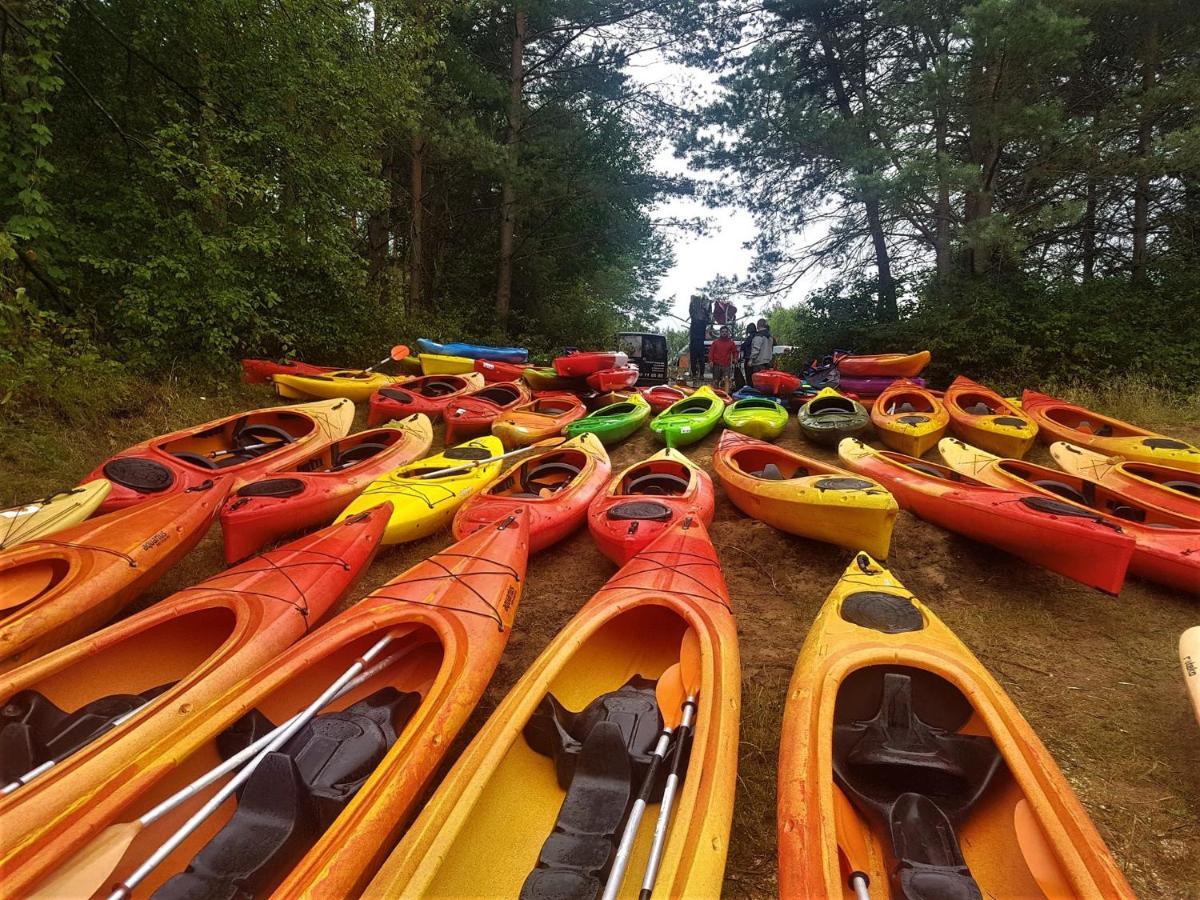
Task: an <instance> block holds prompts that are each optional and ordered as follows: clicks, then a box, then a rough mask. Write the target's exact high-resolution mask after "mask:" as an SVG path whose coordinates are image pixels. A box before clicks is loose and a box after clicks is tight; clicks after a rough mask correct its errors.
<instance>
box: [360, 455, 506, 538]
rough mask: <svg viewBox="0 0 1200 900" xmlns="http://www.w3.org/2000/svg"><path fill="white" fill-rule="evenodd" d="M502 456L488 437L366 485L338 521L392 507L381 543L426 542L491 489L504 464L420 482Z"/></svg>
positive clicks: (480, 466) (400, 469) (414, 464)
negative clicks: (467, 504) (431, 475)
mask: <svg viewBox="0 0 1200 900" xmlns="http://www.w3.org/2000/svg"><path fill="white" fill-rule="evenodd" d="M503 452H504V445H503V444H501V443H500V439H499V438H496V437H492V436H491V435H490V434H489V435H487V436H486V437H480V438H475V439H474V440H470V441H467V442H466V443H465V444H458V445H457V446H455V447H451V448H449V449H448V450H443V451H442V452H441V453H438V454H437V455H435V456H427V457H425V458H424V459H419V460H417V461H416V462H412V463H409V464H408V465H406V466H401V467H400V468H398V469H395V470H393V471H391V472H388V473H387V474H386V475H384V476H382V477H381V478H376V479H375V480H374V481H373V482H371V483H370V484H369V485H367V488H366V490H364V491H363V492H362V493H361V494H359V495H358V496H357V497H355V498H354V500H352V501H351V502H350V505H349V506H347V507H346V508H345V510H343V511H342V514H341V515H340V516H338V517H337V521H338V522H340V521H342V519H346V518H349V517H350V516H353V515H356V514H357V513H360V512H363V511H365V510H368V509H370V508H371V507H372V506H376V505H377V504H380V503H383V502H384V501H385V500H387V501H390V502H391V504H392V517H391V519H389V520H388V524H387V528H386V529H385V530H384V533H383V543H385V544H404V543H407V542H408V541H416V540H420V539H421V538H423V537H428V536H429V535H431V534H433V533H434V532H436V531H439V530H440V529H442V528H445V527H446V526H448V525H449V524H450V521H451V520H452V519H453V518H454V513H455V512H457V511H458V508H459V507H460V506H462V505H463V503H465V502H466V501H467V500H468V499H469V498H471V497H473V496H474V495H475V494H477V493H479V492H480V491H481V490H483V489H484V488H485V487H487V486H488V485H489V484H491V483H492V482H493V481H494V480H495V479H496V476H497V475H499V474H500V467H501V465H503V463H501V462H498V461H497V462H489V463H483V464H482V465H475V466H472V467H471V468H469V469H463V470H462V471H459V472H452V473H450V474H447V475H443V476H441V477H439V478H422V477H421V476H422V475H425V474H428V473H430V472H435V471H438V470H440V469H449V468H453V467H455V466H463V465H467V464H470V463H472V462H478V461H479V460H481V459H488V458H489V457H493V456H499V455H500V454H502V453H503Z"/></svg>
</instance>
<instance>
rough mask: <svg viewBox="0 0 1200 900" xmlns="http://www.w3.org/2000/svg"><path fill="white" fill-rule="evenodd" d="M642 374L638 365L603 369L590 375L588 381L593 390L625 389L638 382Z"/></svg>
mask: <svg viewBox="0 0 1200 900" xmlns="http://www.w3.org/2000/svg"><path fill="white" fill-rule="evenodd" d="M640 374H641V373H640V372H638V367H637V366H622V367H621V368H619V369H601V370H600V371H599V372H593V373H592V374H591V375H589V376H588V377H587V383H588V387H590V388H591V389H592V390H593V391H623V390H626V389H627V388H631V387H633V386H634V385H635V384H637V380H638V377H639V376H640Z"/></svg>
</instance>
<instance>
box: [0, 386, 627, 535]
mask: <svg viewBox="0 0 1200 900" xmlns="http://www.w3.org/2000/svg"><path fill="white" fill-rule="evenodd" d="M647 412H649V408H647ZM111 489H112V484H110V483H109V481H108V479H106V478H97V479H95V480H93V481H87V482H84V483H83V484H81V485H79V486H78V487H73V488H67V489H66V490H62V491H56V492H55V493H53V494H48V495H47V496H45V497H41V498H39V499H37V500H31V501H30V502H29V503H22V504H21V505H20V506H13V507H11V508H9V509H0V550H9V549H11V548H13V547H15V546H17V544H23V543H25V542H26V541H32V540H34V539H35V538H40V537H47V536H48V535H51V534H54V532H56V531H62V530H63V529H64V528H70V527H71V526H72V525H78V524H79V523H80V522H82V521H83V520H84V519H86V518H87V517H88V516H90V515H91V514H92V513H94V512H95V511H96V510H97V509H98V508H99V506H100V504H101V503H103V502H104V498H105V497H107V496H108V492H109V491H110V490H111Z"/></svg>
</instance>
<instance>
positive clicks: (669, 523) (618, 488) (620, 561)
mask: <svg viewBox="0 0 1200 900" xmlns="http://www.w3.org/2000/svg"><path fill="white" fill-rule="evenodd" d="M715 505H716V497H715V495H714V491H713V483H712V479H711V478H710V477H709V475H708V473H707V472H705V471H704V470H703V469H701V468H700V467H699V466H697V465H696V464H695V463H693V462H692V461H691V460H690V459H688V458H687V457H686V456H684V455H683V454H682V453H680V452H679V451H678V450H672V449H670V448H668V449H666V450H660V451H659V452H658V453H655V454H654V455H653V456H651V457H649V458H647V459H643V460H641V461H640V462H636V463H634V464H633V465H631V466H629V467H628V468H627V469H625V470H624V471H622V472H619V473H617V475H615V476H614V477H613V479H612V481H611V482H609V484H608V487H607V488H606V489H605V491H604V493H602V494H600V495H599V496H598V497H596V499H595V500H593V501H592V505H591V508H590V509H589V510H588V529H589V530H590V531H591V533H592V538H593V539H594V540H595V542H596V546H597V547H599V548H600V549H601V551H603V553H604V555H605V556H607V557H608V558H609V559H611V560H612V561H613V562H615V563H616V564H617V565H619V566H623V565H625V563H627V562H629V560H631V559H632V558H633V557H634V556H636V555H637V554H638V553H641V552H642V550H644V549H645V548H646V547H648V546H649V545H650V544H652V543H653V542H654V541H655V540H657V539H658V538H659V537H660V536H662V535H663V534H664V533H666V532H667V531H669V530H670V529H671V528H672V527H673V526H674V525H675V524H676V523H678V522H682V521H683V520H684V519H687V518H695V519H698V520H699V521H701V522H703V523H704V524H705V525H710V524H711V523H712V520H713V513H714V508H715Z"/></svg>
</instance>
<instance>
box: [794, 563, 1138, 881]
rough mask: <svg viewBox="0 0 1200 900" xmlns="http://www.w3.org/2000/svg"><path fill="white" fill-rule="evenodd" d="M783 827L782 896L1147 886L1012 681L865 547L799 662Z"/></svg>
mask: <svg viewBox="0 0 1200 900" xmlns="http://www.w3.org/2000/svg"><path fill="white" fill-rule="evenodd" d="M778 836H779V895H780V896H781V897H797V898H800V897H845V898H853V897H854V896H855V891H854V886H853V885H852V883H851V882H852V880H857V879H855V876H856V875H865V876H866V878H867V880H868V885H869V891H870V894H871V896H874V897H888V896H892V897H901V896H913V897H915V896H925V897H942V898H968V897H972V896H974V897H979V896H981V895H982V896H983V897H995V898H1027V897H1051V898H1067V897H1122V898H1132V897H1133V896H1134V894H1133V891H1132V889H1131V888H1130V887H1129V885H1128V883H1127V882H1126V881H1125V878H1124V876H1123V875H1122V874H1121V871H1120V869H1119V868H1117V864H1116V862H1115V861H1114V860H1113V858H1112V855H1111V854H1110V853H1109V851H1108V848H1107V847H1105V845H1104V842H1103V840H1102V839H1101V837H1100V835H1099V834H1098V833H1097V831H1096V828H1095V826H1094V825H1093V824H1092V821H1091V819H1090V818H1089V817H1088V814H1087V812H1086V811H1085V810H1084V808H1083V806H1082V805H1081V804H1080V803H1079V800H1078V799H1077V798H1076V796H1075V794H1074V792H1073V791H1072V790H1071V786H1070V784H1069V783H1068V782H1067V780H1066V778H1064V777H1063V774H1062V772H1061V771H1059V768H1058V766H1057V765H1056V764H1055V762H1054V759H1053V757H1051V756H1050V753H1049V752H1048V751H1047V750H1046V748H1045V746H1043V744H1042V742H1041V741H1040V740H1038V737H1037V735H1036V734H1035V733H1034V731H1033V729H1032V728H1031V727H1030V726H1029V723H1028V722H1026V721H1025V719H1024V718H1022V716H1021V714H1020V712H1019V711H1018V710H1017V708H1016V706H1015V705H1014V704H1013V702H1012V700H1011V699H1009V697H1008V695H1007V694H1005V692H1004V689H1003V688H1002V687H1001V686H1000V684H999V683H998V682H997V681H996V679H995V678H993V677H992V676H991V675H990V674H989V673H988V671H987V670H986V669H985V668H984V667H983V665H982V664H981V663H980V662H979V660H977V659H976V658H975V657H974V656H973V655H972V653H971V651H970V650H968V649H967V647H966V646H964V645H963V644H962V642H961V641H959V640H958V638H957V637H955V636H954V634H953V633H952V632H951V631H950V629H948V628H947V627H946V626H945V625H944V624H942V622H941V621H940V620H939V619H938V618H937V616H935V615H934V614H933V613H932V612H931V611H930V610H929V608H928V607H926V606H925V605H924V604H923V603H921V601H919V600H917V599H916V598H914V597H913V596H912V594H911V593H909V592H908V591H907V590H905V588H904V586H903V585H902V584H900V583H899V581H897V579H896V577H895V576H894V575H892V573H890V572H889V571H888V570H887V569H885V568H884V567H883V566H881V565H880V564H879V563H877V562H876V561H875V560H873V559H871V557H869V556H868V555H867V554H865V553H860V554H859V555H858V556H857V557H856V558H855V560H854V561H853V562H852V563H851V564H850V566H849V567H848V568H847V569H846V573H845V574H844V575H843V576H842V579H841V580H840V581H839V582H838V583H837V585H836V586H835V587H834V589H833V592H832V593H831V594H830V595H829V599H828V600H827V601H826V602H825V605H824V606H823V607H822V609H821V612H820V613H819V615H818V616H817V620H816V622H815V623H814V624H813V627H812V630H811V631H809V633H808V638H807V640H805V642H804V648H803V649H802V650H801V651H800V658H799V659H798V660H797V662H796V669H795V671H794V673H793V675H792V682H791V686H790V688H789V690H788V699H787V705H786V707H785V708H784V713H783V736H782V740H781V742H780V749H779V808H778ZM905 891H907V892H905Z"/></svg>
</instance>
